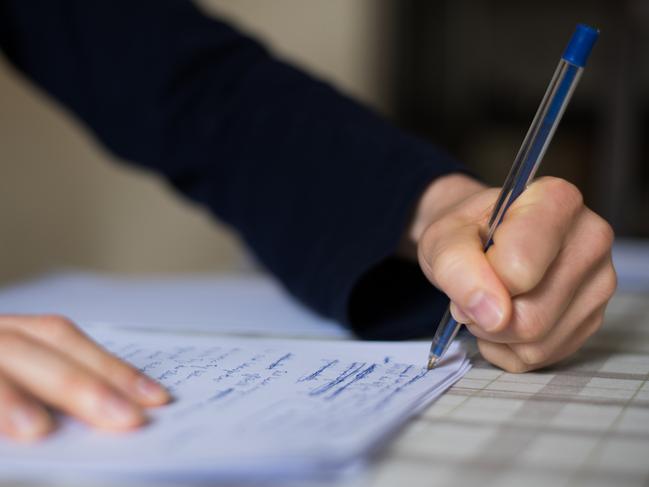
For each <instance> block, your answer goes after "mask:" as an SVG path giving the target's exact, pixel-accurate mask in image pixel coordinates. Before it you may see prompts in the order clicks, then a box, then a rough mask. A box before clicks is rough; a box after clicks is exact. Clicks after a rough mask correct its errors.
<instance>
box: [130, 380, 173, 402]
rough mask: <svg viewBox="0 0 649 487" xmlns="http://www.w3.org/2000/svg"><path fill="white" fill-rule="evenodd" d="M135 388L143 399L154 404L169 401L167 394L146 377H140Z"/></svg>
mask: <svg viewBox="0 0 649 487" xmlns="http://www.w3.org/2000/svg"><path fill="white" fill-rule="evenodd" d="M135 388H136V389H137V392H138V394H139V395H140V396H141V397H142V398H143V399H147V400H148V401H152V402H154V403H160V402H164V401H167V400H168V399H169V394H167V391H166V390H165V389H164V388H163V387H162V386H161V385H160V384H158V383H157V382H154V381H152V380H151V379H148V378H146V377H140V378H139V379H138V380H137V382H136V384H135Z"/></svg>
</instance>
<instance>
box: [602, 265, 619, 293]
mask: <svg viewBox="0 0 649 487" xmlns="http://www.w3.org/2000/svg"><path fill="white" fill-rule="evenodd" d="M605 272H606V275H605V276H604V284H603V287H604V300H605V301H608V300H609V299H611V297H613V294H615V290H616V289H617V273H616V272H615V269H614V268H613V266H612V265H611V266H609V267H608V268H607V270H606V271H605Z"/></svg>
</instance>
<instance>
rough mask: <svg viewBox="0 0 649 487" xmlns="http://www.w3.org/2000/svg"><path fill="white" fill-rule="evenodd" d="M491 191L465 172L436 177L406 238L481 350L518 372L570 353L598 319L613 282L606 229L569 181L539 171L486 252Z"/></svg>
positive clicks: (596, 326) (609, 233) (491, 359)
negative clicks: (485, 240) (476, 340)
mask: <svg viewBox="0 0 649 487" xmlns="http://www.w3.org/2000/svg"><path fill="white" fill-rule="evenodd" d="M497 196H498V190H497V189H486V188H484V187H482V186H481V185H479V183H477V182H476V181H474V180H472V179H470V178H468V177H466V176H462V175H450V176H445V177H443V178H440V179H439V180H437V181H435V182H434V183H433V184H432V185H431V186H430V187H429V189H428V190H427V192H426V193H425V194H424V196H423V197H422V199H421V200H420V204H419V207H418V209H417V213H416V218H415V220H414V223H413V226H412V227H411V229H412V233H411V236H412V238H413V240H414V241H415V242H417V249H418V257H419V263H420V266H421V268H422V270H423V272H424V274H425V275H426V276H427V277H428V279H429V280H430V281H431V282H432V283H433V284H434V285H435V286H436V287H438V288H439V289H441V290H442V291H443V292H445V293H446V294H447V295H448V296H449V298H450V299H451V312H452V314H453V316H454V317H455V319H456V320H458V321H459V322H461V323H465V324H466V325H467V327H468V329H469V331H470V332H471V333H472V334H473V335H475V336H476V337H477V339H478V347H479V350H480V352H481V354H482V355H483V357H484V358H485V359H486V360H488V361H489V362H491V363H493V364H494V365H497V366H499V367H501V368H503V369H505V370H507V371H510V372H525V371H529V370H533V369H537V368H540V367H545V366H548V365H551V364H553V363H555V362H557V361H559V360H562V359H564V358H566V357H567V356H569V355H571V354H572V353H574V352H575V351H576V350H578V349H579V348H580V347H581V346H582V345H583V344H584V342H585V341H586V339H587V338H588V337H590V336H591V335H592V334H593V333H594V332H595V331H597V329H599V327H600V326H601V324H602V321H603V316H604V310H605V308H606V304H607V302H608V300H609V299H610V298H611V296H612V294H613V292H614V290H615V287H616V276H615V271H614V269H613V265H612V261H611V246H612V242H613V232H612V230H611V227H610V226H609V225H608V224H607V223H606V222H605V221H604V220H603V219H602V218H601V217H599V216H598V215H596V214H595V213H593V212H592V211H591V210H590V209H588V208H587V207H586V206H585V205H584V204H583V200H582V196H581V193H580V192H579V191H578V190H577V188H575V186H573V185H572V184H570V183H568V182H566V181H564V180H561V179H558V178H541V179H539V180H537V181H535V182H534V183H533V184H531V185H530V187H529V188H528V189H527V190H526V191H525V192H524V193H523V194H522V195H521V196H520V197H519V198H518V199H517V200H516V201H515V202H514V204H513V205H512V206H511V208H509V210H508V211H507V213H506V215H505V218H504V220H503V222H502V223H501V225H500V226H499V227H498V229H497V230H496V232H495V235H494V245H493V246H492V247H491V248H490V249H489V251H488V252H487V253H486V254H485V253H484V252H483V245H484V243H483V242H484V238H485V235H486V231H487V224H488V219H489V216H490V213H491V210H492V208H493V206H494V204H495V201H496V198H497ZM449 201H450V202H452V205H449V204H448V202H449Z"/></svg>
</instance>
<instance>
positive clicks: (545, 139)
mask: <svg viewBox="0 0 649 487" xmlns="http://www.w3.org/2000/svg"><path fill="white" fill-rule="evenodd" d="M582 71H583V68H580V67H578V66H575V65H573V64H570V63H569V62H566V61H565V60H563V59H562V60H561V61H559V65H558V66H557V69H556V70H555V72H554V75H553V76H552V81H551V82H550V85H549V86H548V89H547V91H546V92H545V95H544V96H543V100H542V101H541V105H540V106H539V109H538V110H537V112H536V115H535V116H534V120H533V121H532V125H531V126H530V129H529V130H528V132H527V135H526V136H525V139H524V140H523V144H522V145H521V148H520V149H519V151H518V154H517V155H516V159H515V160H514V164H513V165H512V169H511V170H510V172H509V175H508V176H507V179H506V180H505V184H504V185H503V188H502V191H501V193H500V196H499V197H498V201H497V203H496V206H495V210H494V212H493V213H492V215H491V220H490V221H489V233H488V238H487V242H486V245H485V248H488V247H489V246H490V245H491V243H492V240H491V238H492V237H493V233H494V231H495V230H496V228H497V227H498V225H499V224H500V221H501V220H502V218H503V215H504V214H505V212H506V211H507V209H508V208H509V206H510V205H511V204H512V203H513V202H514V200H515V199H516V198H517V197H518V196H519V195H520V194H521V193H522V192H523V191H524V190H525V188H526V187H527V185H528V184H529V182H530V181H531V180H532V179H533V178H534V175H535V174H536V170H537V169H538V167H539V164H540V163H541V160H542V159H543V156H544V155H545V151H546V149H547V148H548V144H549V142H550V140H551V139H552V135H553V134H554V131H555V130H556V129H557V126H558V125H559V121H560V120H561V117H562V115H563V112H564V111H565V109H566V106H567V104H568V102H569V101H570V97H571V96H572V93H573V92H574V90H575V87H576V86H577V83H578V82H579V78H580V77H581V73H582Z"/></svg>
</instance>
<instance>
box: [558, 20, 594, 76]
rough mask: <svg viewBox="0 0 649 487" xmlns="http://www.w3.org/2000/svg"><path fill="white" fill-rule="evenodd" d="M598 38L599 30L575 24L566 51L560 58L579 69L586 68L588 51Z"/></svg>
mask: <svg viewBox="0 0 649 487" xmlns="http://www.w3.org/2000/svg"><path fill="white" fill-rule="evenodd" d="M598 37H599V30H597V29H594V28H592V27H589V26H587V25H584V24H577V28H576V29H575V33H574V34H573V35H572V37H571V38H570V42H568V46H567V47H566V50H565V51H563V56H561V57H562V58H563V59H564V60H565V61H567V62H569V63H570V64H574V65H575V66H578V67H580V68H583V67H584V66H586V61H587V60H588V56H590V51H591V50H592V49H593V46H594V45H595V41H596V40H597V38H598Z"/></svg>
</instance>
